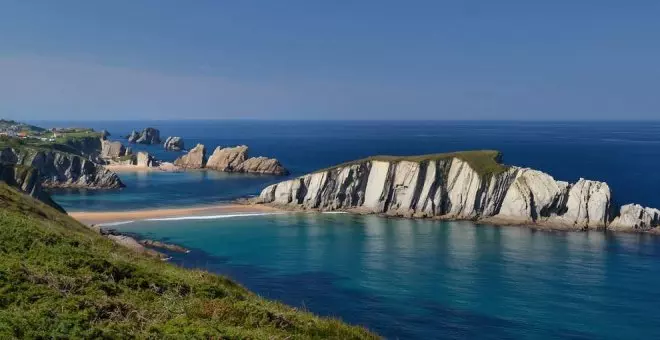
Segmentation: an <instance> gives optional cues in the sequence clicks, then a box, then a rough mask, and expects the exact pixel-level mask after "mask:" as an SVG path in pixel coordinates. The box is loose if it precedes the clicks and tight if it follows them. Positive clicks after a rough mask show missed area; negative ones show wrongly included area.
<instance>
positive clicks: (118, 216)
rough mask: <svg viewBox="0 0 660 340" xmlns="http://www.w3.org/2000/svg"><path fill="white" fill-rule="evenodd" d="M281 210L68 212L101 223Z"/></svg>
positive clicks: (233, 206)
mask: <svg viewBox="0 0 660 340" xmlns="http://www.w3.org/2000/svg"><path fill="white" fill-rule="evenodd" d="M277 211H281V210H279V209H277V208H273V207H268V206H263V205H243V204H230V203H228V204H218V205H212V206H198V207H190V208H172V209H145V210H127V211H103V212H70V213H69V216H71V217H73V218H75V219H76V220H78V221H80V222H82V223H85V224H88V225H91V224H102V223H116V222H128V221H137V220H145V219H152V218H173V217H185V216H212V215H229V214H234V213H265V212H277Z"/></svg>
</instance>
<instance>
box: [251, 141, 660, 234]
mask: <svg viewBox="0 0 660 340" xmlns="http://www.w3.org/2000/svg"><path fill="white" fill-rule="evenodd" d="M475 155H478V154H476V153H470V152H466V153H456V154H450V155H448V156H442V155H440V156H438V155H435V157H431V156H429V157H425V156H419V157H398V158H395V157H387V156H382V157H372V158H369V159H364V160H359V161H355V162H350V163H347V164H345V165H340V166H337V167H333V168H330V169H327V170H322V171H319V172H316V173H312V174H308V175H304V176H301V177H298V178H295V179H292V180H288V181H283V182H280V183H277V184H273V185H271V186H268V187H266V188H265V189H264V190H263V191H262V192H261V194H260V196H259V198H258V199H257V202H258V203H267V204H273V205H277V206H282V207H291V208H297V209H314V210H323V211H325V210H346V211H356V212H361V213H376V214H386V215H393V216H405V217H435V218H441V219H461V220H483V221H487V222H493V223H500V224H526V225H539V226H543V227H553V228H561V229H570V230H587V229H595V230H604V229H611V230H642V231H646V230H651V229H653V228H656V227H658V225H659V223H660V211H658V210H657V209H651V208H642V207H640V206H633V205H629V206H624V207H622V209H621V213H620V216H619V217H617V218H616V219H614V220H612V215H613V214H612V207H611V205H612V195H611V192H610V188H609V186H608V185H607V183H604V182H598V181H590V180H586V179H579V180H578V181H577V182H576V183H568V182H564V181H557V180H555V179H554V178H553V177H552V176H550V175H548V174H546V173H543V172H541V171H538V170H533V169H528V168H520V167H516V166H504V165H501V164H499V161H497V159H498V158H497V157H494V158H492V159H491V160H490V161H489V160H488V159H483V158H478V157H476V156H475ZM489 162H490V163H489ZM495 162H497V163H495ZM480 167H481V168H480Z"/></svg>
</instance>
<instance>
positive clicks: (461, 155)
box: [315, 150, 507, 177]
mask: <svg viewBox="0 0 660 340" xmlns="http://www.w3.org/2000/svg"><path fill="white" fill-rule="evenodd" d="M450 158H458V159H461V160H463V161H465V162H467V163H468V164H469V165H470V167H471V168H472V169H474V171H476V172H477V173H478V174H479V175H480V176H482V177H484V176H486V177H487V176H492V175H497V174H499V173H502V172H504V171H506V169H507V166H506V165H503V164H502V163H500V159H501V158H502V154H501V152H499V151H497V150H475V151H457V152H448V153H436V154H429V155H418V156H385V155H380V156H371V157H367V158H363V159H358V160H354V161H349V162H346V163H342V164H339V165H335V166H332V167H330V168H325V169H321V170H318V171H315V172H321V171H327V170H331V169H335V168H339V167H345V166H349V165H353V164H358V163H364V162H369V161H384V162H402V161H409V162H417V163H421V162H427V161H437V160H443V159H450Z"/></svg>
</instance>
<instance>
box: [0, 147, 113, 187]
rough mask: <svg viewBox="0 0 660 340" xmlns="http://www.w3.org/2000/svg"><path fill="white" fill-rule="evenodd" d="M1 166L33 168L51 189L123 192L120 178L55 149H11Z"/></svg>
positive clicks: (2, 155)
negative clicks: (112, 189) (110, 189)
mask: <svg viewBox="0 0 660 340" xmlns="http://www.w3.org/2000/svg"><path fill="white" fill-rule="evenodd" d="M0 163H3V164H7V165H20V166H27V167H32V168H34V169H36V170H37V171H38V174H39V178H40V181H41V185H42V186H43V187H47V188H87V189H109V188H121V187H124V184H123V183H122V182H121V180H120V179H119V176H117V174H115V173H114V172H112V171H110V170H108V169H106V168H105V167H103V165H101V164H97V163H95V162H94V161H92V160H90V159H88V158H85V157H82V156H80V155H76V154H72V153H67V152H63V151H58V150H55V149H43V148H42V149H39V148H28V147H22V148H11V147H7V148H4V149H2V150H0Z"/></svg>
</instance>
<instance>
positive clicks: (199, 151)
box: [174, 144, 206, 169]
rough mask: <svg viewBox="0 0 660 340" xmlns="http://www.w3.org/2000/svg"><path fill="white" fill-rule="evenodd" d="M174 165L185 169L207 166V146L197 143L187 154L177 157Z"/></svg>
mask: <svg viewBox="0 0 660 340" xmlns="http://www.w3.org/2000/svg"><path fill="white" fill-rule="evenodd" d="M174 165H176V166H178V167H181V168H184V169H202V168H204V167H205V166H206V147H205V146H204V145H203V144H197V145H196V146H195V147H194V148H192V149H190V151H188V153H187V154H185V155H183V156H181V157H179V158H177V159H176V160H175V161H174Z"/></svg>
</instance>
